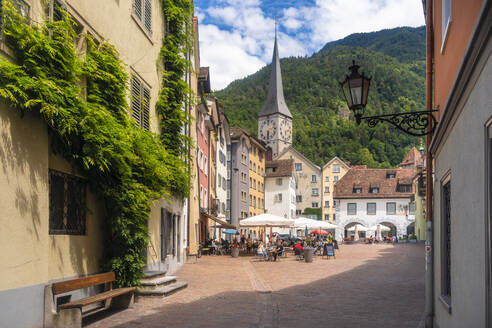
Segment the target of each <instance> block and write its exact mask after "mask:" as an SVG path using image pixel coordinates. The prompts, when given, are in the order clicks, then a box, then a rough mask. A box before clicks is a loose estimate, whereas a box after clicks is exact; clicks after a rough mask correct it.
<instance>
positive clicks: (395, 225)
mask: <svg viewBox="0 0 492 328" xmlns="http://www.w3.org/2000/svg"><path fill="white" fill-rule="evenodd" d="M416 175H417V171H416V170H414V169H367V168H365V167H359V168H352V169H350V170H349V171H348V172H347V173H346V174H345V175H344V176H343V177H342V178H341V179H340V180H339V181H338V182H337V183H336V185H335V187H334V189H335V190H334V196H333V198H334V200H335V206H336V215H337V218H338V220H337V225H338V226H339V227H340V228H339V229H336V238H337V239H342V238H344V237H347V229H348V228H350V227H351V226H353V225H354V224H356V223H359V224H362V225H363V226H365V227H371V226H374V225H376V224H384V225H386V226H388V227H389V228H391V229H392V231H391V232H390V233H392V234H395V233H396V234H397V235H398V236H399V237H402V236H404V235H407V228H408V226H410V225H411V224H412V223H413V222H415V203H414V202H413V194H414V192H413V188H414V187H413V181H414V179H415V178H416ZM373 234H374V232H370V231H369V232H367V236H371V235H373ZM362 237H363V236H362Z"/></svg>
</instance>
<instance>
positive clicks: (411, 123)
mask: <svg viewBox="0 0 492 328" xmlns="http://www.w3.org/2000/svg"><path fill="white" fill-rule="evenodd" d="M359 68H360V66H359V65H356V64H355V61H352V66H350V67H349V70H350V75H347V76H346V78H345V81H343V82H340V86H341V87H342V91H343V95H344V97H345V100H346V101H347V105H348V107H349V109H350V110H351V111H353V112H354V116H355V121H356V122H357V124H360V122H362V120H365V121H366V122H367V125H369V127H371V128H373V127H375V126H376V125H377V124H378V123H379V122H383V121H384V122H388V123H391V124H393V125H394V126H395V127H396V128H398V129H399V130H401V131H403V132H405V133H408V134H410V135H413V136H424V135H427V134H431V133H432V132H434V129H435V128H436V124H437V122H436V119H435V117H434V115H433V114H432V112H435V111H436V110H431V111H418V112H404V113H395V114H386V115H378V116H364V110H365V107H366V105H367V96H368V95H369V86H370V85H371V78H369V77H367V76H365V75H364V73H362V74H360V73H359Z"/></svg>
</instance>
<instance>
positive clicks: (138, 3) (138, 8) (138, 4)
mask: <svg viewBox="0 0 492 328" xmlns="http://www.w3.org/2000/svg"><path fill="white" fill-rule="evenodd" d="M133 13H134V14H135V16H137V18H138V19H139V20H142V0H133Z"/></svg>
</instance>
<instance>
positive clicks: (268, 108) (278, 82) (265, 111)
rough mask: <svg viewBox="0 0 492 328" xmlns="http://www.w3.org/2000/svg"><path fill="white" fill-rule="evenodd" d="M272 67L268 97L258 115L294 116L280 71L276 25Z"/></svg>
mask: <svg viewBox="0 0 492 328" xmlns="http://www.w3.org/2000/svg"><path fill="white" fill-rule="evenodd" d="M275 24H276V22H275ZM275 26H276V25H275ZM271 69H272V71H271V72H270V84H269V86H268V95H267V99H266V101H265V104H264V105H263V108H262V109H261V112H260V114H258V116H267V115H272V114H276V113H280V114H283V115H285V116H287V117H290V118H292V114H291V113H290V111H289V108H288V107H287V104H286V103H285V98H284V87H283V86H282V72H281V71H280V59H279V57H278V46H277V28H276V27H275V44H274V46H273V57H272V64H271Z"/></svg>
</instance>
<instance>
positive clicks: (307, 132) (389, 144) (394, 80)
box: [216, 28, 425, 167]
mask: <svg viewBox="0 0 492 328" xmlns="http://www.w3.org/2000/svg"><path fill="white" fill-rule="evenodd" d="M392 43H397V44H398V49H400V50H395V49H393V48H392V46H391V45H392ZM359 45H360V46H359ZM375 45H377V46H375ZM378 47H379V48H378ZM423 50H425V35H424V33H422V28H415V29H413V28H398V29H393V30H385V31H382V32H376V33H368V34H364V35H362V34H357V35H355V36H354V35H353V36H349V37H347V38H346V39H343V40H339V41H336V42H333V44H327V45H326V46H325V50H321V51H320V52H318V53H316V54H314V55H313V56H311V57H299V58H295V57H290V58H284V59H282V60H281V66H282V77H283V85H284V93H285V97H286V101H287V104H288V106H289V109H290V111H291V113H292V114H293V122H294V135H293V143H294V147H296V149H297V150H299V151H300V152H301V153H303V154H304V155H305V156H306V157H308V158H309V159H310V160H312V161H313V162H314V163H316V164H318V165H324V164H325V163H326V162H328V161H329V160H330V159H332V158H333V156H339V157H340V158H342V159H343V160H345V161H349V162H351V163H352V164H354V165H356V164H367V165H368V166H369V167H389V166H396V165H398V164H399V163H400V162H401V160H402V159H403V158H404V156H405V155H406V153H407V151H408V149H409V148H410V147H411V146H414V145H418V144H419V142H420V140H419V139H418V138H415V137H411V136H408V135H406V134H404V133H402V132H400V131H398V130H397V129H396V128H394V127H392V126H391V125H389V124H386V123H383V124H379V125H378V126H376V127H375V128H368V127H367V125H365V123H362V124H361V125H360V126H357V125H356V123H355V121H354V119H353V117H351V118H350V119H349V120H346V119H344V118H342V117H341V115H340V114H339V109H340V108H344V107H346V103H345V100H344V99H343V95H342V93H341V90H340V86H339V81H341V80H343V79H344V78H345V75H346V74H348V73H349V72H348V66H350V65H351V63H352V60H356V62H357V63H358V64H359V65H360V66H361V71H364V72H365V73H366V74H367V75H369V76H370V77H372V80H371V90H370V93H369V100H368V106H367V108H366V114H367V115H378V114H383V113H394V112H402V111H410V110H422V109H423V108H424V105H425V79H424V71H425V61H424V60H423V58H422V51H423ZM269 72H270V69H269V66H266V67H264V68H262V69H261V70H260V71H258V72H256V73H255V74H253V75H251V76H249V77H246V78H244V79H241V80H236V81H234V82H232V83H231V84H230V85H229V86H228V87H227V88H225V89H224V90H222V91H219V92H216V96H217V97H218V98H219V100H220V101H221V102H223V103H224V105H225V109H226V113H227V116H228V118H229V120H230V121H231V124H233V125H239V126H241V127H242V128H244V129H246V130H249V131H250V132H252V133H254V134H256V131H257V115H258V112H259V110H260V109H261V108H262V106H263V102H264V101H265V99H266V94H267V91H268V80H269Z"/></svg>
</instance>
